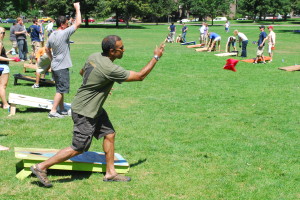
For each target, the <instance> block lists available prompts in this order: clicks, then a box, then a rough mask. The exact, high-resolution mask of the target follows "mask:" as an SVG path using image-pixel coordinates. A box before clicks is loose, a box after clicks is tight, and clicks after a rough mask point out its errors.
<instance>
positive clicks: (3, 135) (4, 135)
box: [0, 134, 8, 137]
mask: <svg viewBox="0 0 300 200" xmlns="http://www.w3.org/2000/svg"><path fill="white" fill-rule="evenodd" d="M6 136H8V134H0V137H6Z"/></svg>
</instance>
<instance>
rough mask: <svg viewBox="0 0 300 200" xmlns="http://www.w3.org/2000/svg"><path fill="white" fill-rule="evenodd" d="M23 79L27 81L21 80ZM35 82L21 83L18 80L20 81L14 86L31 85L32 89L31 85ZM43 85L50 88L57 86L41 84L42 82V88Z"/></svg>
mask: <svg viewBox="0 0 300 200" xmlns="http://www.w3.org/2000/svg"><path fill="white" fill-rule="evenodd" d="M21 81H25V80H21ZM34 83H35V82H31V81H28V82H27V83H24V82H22V83H19V81H18V83H17V84H16V85H14V86H28V87H29V86H30V89H31V86H32V85H33V84H34ZM42 87H46V88H48V87H55V85H47V84H41V83H40V88H42Z"/></svg>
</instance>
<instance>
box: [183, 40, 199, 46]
mask: <svg viewBox="0 0 300 200" xmlns="http://www.w3.org/2000/svg"><path fill="white" fill-rule="evenodd" d="M195 44H196V42H195V41H191V42H184V43H181V45H195Z"/></svg>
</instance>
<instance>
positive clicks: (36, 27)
mask: <svg viewBox="0 0 300 200" xmlns="http://www.w3.org/2000/svg"><path fill="white" fill-rule="evenodd" d="M32 22H33V24H32V25H31V26H30V27H29V33H30V38H31V49H32V53H31V56H30V63H33V62H34V60H35V54H36V52H37V51H38V50H39V49H40V47H41V40H40V33H41V32H42V30H41V24H39V23H38V20H37V19H33V20H32Z"/></svg>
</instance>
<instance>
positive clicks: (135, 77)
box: [126, 44, 165, 82]
mask: <svg viewBox="0 0 300 200" xmlns="http://www.w3.org/2000/svg"><path fill="white" fill-rule="evenodd" d="M164 47H165V45H164V44H161V45H160V46H159V47H157V48H156V49H155V50H154V56H153V58H152V59H151V60H150V62H149V63H148V64H147V65H146V66H145V67H143V68H142V69H141V71H139V72H135V71H130V75H129V77H128V79H127V80H126V82H130V81H142V80H144V79H145V78H146V76H147V75H148V74H149V73H150V72H151V70H152V69H153V68H154V66H155V64H156V63H157V61H158V60H159V59H160V57H161V56H162V55H163V52H164Z"/></svg>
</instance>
